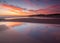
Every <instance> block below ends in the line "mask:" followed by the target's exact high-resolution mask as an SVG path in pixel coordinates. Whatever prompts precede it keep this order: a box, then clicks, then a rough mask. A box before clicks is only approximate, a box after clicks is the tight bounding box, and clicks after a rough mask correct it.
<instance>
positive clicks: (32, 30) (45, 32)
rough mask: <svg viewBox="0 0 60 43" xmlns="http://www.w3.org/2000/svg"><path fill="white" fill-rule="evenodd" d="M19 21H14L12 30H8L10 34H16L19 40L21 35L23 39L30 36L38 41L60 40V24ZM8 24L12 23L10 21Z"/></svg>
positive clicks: (53, 41)
mask: <svg viewBox="0 0 60 43" xmlns="http://www.w3.org/2000/svg"><path fill="white" fill-rule="evenodd" d="M4 23H5V22H4ZM19 23H20V22H19ZM19 23H18V22H14V23H13V24H14V26H13V25H12V26H13V27H12V26H11V25H10V27H11V28H12V31H8V34H11V35H13V36H14V35H15V38H16V37H18V38H17V40H18V41H20V40H19V39H20V37H21V40H23V39H25V38H28V39H30V40H33V41H34V42H35V41H38V43H39V42H43V43H57V42H59V40H60V24H41V23H23V24H19ZM8 24H11V23H10V22H9V23H8ZM4 33H5V32H4ZM12 33H13V34H12ZM5 34H7V33H5ZM13 36H12V37H13ZM10 38H11V37H10ZM9 40H10V39H9ZM22 42H23V41H22ZM30 42H31V41H30ZM26 43H27V42H26ZM35 43H37V42H35Z"/></svg>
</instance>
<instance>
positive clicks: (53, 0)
mask: <svg viewBox="0 0 60 43" xmlns="http://www.w3.org/2000/svg"><path fill="white" fill-rule="evenodd" d="M0 3H7V4H9V5H13V6H17V7H22V8H27V9H34V10H35V9H44V8H46V7H48V6H51V5H55V4H57V5H58V4H60V0H0Z"/></svg>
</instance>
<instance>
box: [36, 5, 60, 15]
mask: <svg viewBox="0 0 60 43" xmlns="http://www.w3.org/2000/svg"><path fill="white" fill-rule="evenodd" d="M36 11H37V13H40V14H56V13H59V14H60V6H59V5H50V6H48V7H47V8H45V9H39V10H36Z"/></svg>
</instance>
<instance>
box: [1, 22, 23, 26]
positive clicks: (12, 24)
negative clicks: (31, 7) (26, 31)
mask: <svg viewBox="0 0 60 43" xmlns="http://www.w3.org/2000/svg"><path fill="white" fill-rule="evenodd" d="M1 24H4V25H7V26H9V27H13V26H17V25H22V24H23V23H22V22H0V25H1Z"/></svg>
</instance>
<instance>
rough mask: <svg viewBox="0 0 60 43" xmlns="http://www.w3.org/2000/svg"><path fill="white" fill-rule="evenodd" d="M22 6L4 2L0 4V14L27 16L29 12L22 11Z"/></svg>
mask: <svg viewBox="0 0 60 43" xmlns="http://www.w3.org/2000/svg"><path fill="white" fill-rule="evenodd" d="M23 10H24V9H23V8H17V7H14V6H9V5H6V4H2V5H0V16H28V15H31V14H32V13H31V12H23Z"/></svg>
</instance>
